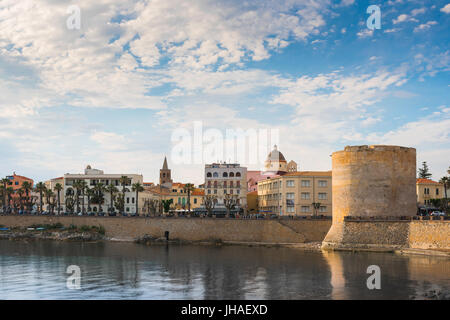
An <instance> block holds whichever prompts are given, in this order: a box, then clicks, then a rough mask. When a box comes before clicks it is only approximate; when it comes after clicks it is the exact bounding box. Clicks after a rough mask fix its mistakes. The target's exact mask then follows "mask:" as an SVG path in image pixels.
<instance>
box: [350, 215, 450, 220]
mask: <svg viewBox="0 0 450 320" xmlns="http://www.w3.org/2000/svg"><path fill="white" fill-rule="evenodd" d="M430 220H431V221H433V220H442V221H443V220H450V216H375V217H364V216H346V217H344V221H430Z"/></svg>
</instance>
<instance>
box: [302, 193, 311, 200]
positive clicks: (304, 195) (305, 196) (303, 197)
mask: <svg viewBox="0 0 450 320" xmlns="http://www.w3.org/2000/svg"><path fill="white" fill-rule="evenodd" d="M301 198H302V200H309V198H310V197H309V192H302V197H301Z"/></svg>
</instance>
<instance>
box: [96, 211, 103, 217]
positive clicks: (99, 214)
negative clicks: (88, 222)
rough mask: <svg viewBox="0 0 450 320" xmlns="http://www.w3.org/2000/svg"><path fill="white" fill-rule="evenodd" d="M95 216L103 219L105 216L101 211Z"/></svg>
mask: <svg viewBox="0 0 450 320" xmlns="http://www.w3.org/2000/svg"><path fill="white" fill-rule="evenodd" d="M97 216H99V217H103V216H105V213H104V212H103V211H102V212H99V213H97Z"/></svg>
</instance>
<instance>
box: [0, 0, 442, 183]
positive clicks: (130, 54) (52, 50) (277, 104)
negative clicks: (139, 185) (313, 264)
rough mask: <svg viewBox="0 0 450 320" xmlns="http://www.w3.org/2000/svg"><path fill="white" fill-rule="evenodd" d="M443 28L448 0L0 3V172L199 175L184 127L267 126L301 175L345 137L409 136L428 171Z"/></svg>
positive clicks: (438, 162) (436, 154) (323, 166)
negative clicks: (179, 153)
mask: <svg viewBox="0 0 450 320" xmlns="http://www.w3.org/2000/svg"><path fill="white" fill-rule="evenodd" d="M374 4H375V5H378V6H379V8H380V22H381V25H380V29H369V28H368V25H367V20H368V19H369V16H370V13H367V8H368V7H369V5H374ZM73 5H75V6H76V7H75V9H74V7H73ZM77 8H78V9H79V13H80V15H79V21H80V25H79V28H77V25H76V23H75V22H76V21H78V20H77V19H78V16H76V14H77V10H76V9H77ZM449 27H450V2H449V1H448V0H445V1H439V0H437V1H423V0H421V1H419V0H417V1H416V0H410V1H408V0H396V1H394V0H389V1H378V2H374V1H357V0H336V1H332V0H317V1H312V0H286V1H282V0H277V1H264V0H248V1H238V0H223V1H220V0H214V1H209V0H197V1H184V0H151V1H145V0H140V1H137V0H121V1H117V0H116V1H112V0H99V1H89V0H77V1H60V0H39V1H34V0H1V1H0V30H1V32H0V150H1V153H0V154H1V161H0V176H6V175H9V174H12V172H16V174H20V175H24V176H27V177H30V178H33V179H34V180H35V181H45V180H48V179H51V178H55V177H59V176H62V175H63V174H65V173H79V172H82V171H83V169H84V168H85V167H86V165H88V164H90V165H91V166H92V167H95V168H98V169H102V170H104V171H105V172H107V173H129V174H131V173H138V174H143V175H144V181H146V182H147V181H148V182H157V181H158V177H159V169H160V168H161V167H162V163H163V160H164V156H167V158H168V163H169V167H170V168H171V169H172V177H173V179H174V180H175V181H177V182H193V183H196V184H198V183H202V182H203V180H204V163H203V162H201V161H200V162H198V161H197V162H195V161H191V162H190V163H183V162H182V161H180V160H179V159H178V158H176V153H174V152H175V151H176V150H177V146H178V147H179V146H180V143H181V145H183V146H184V145H187V143H185V140H183V141H184V142H180V141H179V140H176V137H177V133H179V132H180V130H184V131H183V132H187V133H192V135H193V132H194V123H195V122H197V123H201V124H202V127H203V130H205V131H206V130H208V129H211V130H215V132H220V133H222V134H223V135H224V136H226V134H225V133H226V130H227V129H236V130H238V129H243V130H248V129H252V130H256V131H257V132H262V131H263V130H272V131H276V132H278V136H279V138H278V141H277V142H278V143H277V144H278V149H279V150H280V151H281V152H282V153H283V154H284V156H285V157H286V159H287V160H288V161H289V160H294V161H296V162H297V164H298V167H299V170H330V169H331V158H330V155H331V153H332V152H334V151H338V150H342V149H343V148H344V147H345V146H347V145H366V144H394V145H401V146H407V147H414V148H416V149H417V163H418V166H420V164H421V163H422V161H427V163H428V165H429V167H430V171H431V173H432V174H433V176H432V178H433V179H435V180H438V179H440V178H441V177H442V176H444V175H445V174H446V171H447V169H448V168H449V166H450V105H449V104H450V103H449V97H450V87H449V86H450V76H449V71H450V46H449V44H450V41H449V40H450V39H449V29H450V28H449ZM258 130H259V131H258ZM186 141H187V140H186ZM204 144H205V142H204ZM249 150H250V151H247V152H249V153H251V152H252V151H251V148H250V147H249ZM259 151H261V150H259ZM261 158H263V157H261ZM258 159H259V158H258ZM217 160H225V161H227V160H228V159H226V158H225V159H217ZM263 160H264V159H263ZM242 164H243V165H246V166H248V169H249V170H258V169H261V165H262V160H261V161H260V160H258V162H257V163H255V162H254V161H253V162H251V161H247V162H246V161H244V160H243V161H242Z"/></svg>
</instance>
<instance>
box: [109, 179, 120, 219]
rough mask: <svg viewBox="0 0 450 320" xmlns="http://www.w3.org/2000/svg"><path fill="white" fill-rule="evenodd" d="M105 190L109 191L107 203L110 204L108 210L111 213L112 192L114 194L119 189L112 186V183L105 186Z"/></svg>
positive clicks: (112, 207) (112, 204)
mask: <svg viewBox="0 0 450 320" xmlns="http://www.w3.org/2000/svg"><path fill="white" fill-rule="evenodd" d="M106 192H108V193H109V205H110V208H109V210H110V212H111V213H112V212H113V211H114V194H116V193H117V192H119V189H117V188H116V187H115V186H113V185H112V184H109V185H108V186H107V187H106Z"/></svg>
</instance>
